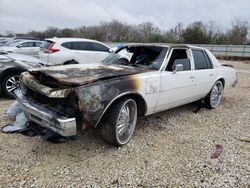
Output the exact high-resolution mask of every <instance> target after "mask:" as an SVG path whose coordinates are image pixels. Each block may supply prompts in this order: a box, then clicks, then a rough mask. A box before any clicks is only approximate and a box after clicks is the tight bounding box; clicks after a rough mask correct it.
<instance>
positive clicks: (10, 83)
mask: <svg viewBox="0 0 250 188" xmlns="http://www.w3.org/2000/svg"><path fill="white" fill-rule="evenodd" d="M19 86H20V81H19V76H18V75H15V76H12V77H10V78H8V79H7V80H6V84H5V87H6V90H7V92H9V93H13V91H14V90H15V89H17V88H19Z"/></svg>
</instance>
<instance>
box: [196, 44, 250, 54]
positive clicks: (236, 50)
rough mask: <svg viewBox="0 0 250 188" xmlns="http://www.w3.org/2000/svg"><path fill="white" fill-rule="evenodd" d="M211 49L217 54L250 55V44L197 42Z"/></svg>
mask: <svg viewBox="0 0 250 188" xmlns="http://www.w3.org/2000/svg"><path fill="white" fill-rule="evenodd" d="M195 46H200V47H203V48H207V49H209V50H210V51H211V52H212V53H213V54H214V55H215V56H230V57H231V56H233V57H250V45H212V44H197V45H195Z"/></svg>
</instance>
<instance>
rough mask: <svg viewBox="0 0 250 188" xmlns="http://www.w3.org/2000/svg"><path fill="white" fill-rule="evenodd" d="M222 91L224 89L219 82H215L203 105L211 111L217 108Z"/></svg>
mask: <svg viewBox="0 0 250 188" xmlns="http://www.w3.org/2000/svg"><path fill="white" fill-rule="evenodd" d="M223 89H224V87H223V84H222V82H221V81H220V80H218V81H217V82H215V84H214V86H213V87H212V89H211V91H210V92H209V94H208V95H207V96H206V98H205V103H206V105H207V107H208V108H210V109H213V108H217V107H218V106H219V104H220V101H221V98H222V93H223Z"/></svg>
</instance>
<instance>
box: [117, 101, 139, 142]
mask: <svg viewBox="0 0 250 188" xmlns="http://www.w3.org/2000/svg"><path fill="white" fill-rule="evenodd" d="M136 120H137V106H136V103H135V102H134V101H133V100H128V101H126V102H125V103H124V105H123V106H122V108H121V110H120V113H119V116H118V121H117V124H116V134H117V139H118V141H119V142H120V143H121V144H123V143H126V142H127V141H128V140H129V139H130V138H131V136H132V134H133V131H134V128H135V125H136Z"/></svg>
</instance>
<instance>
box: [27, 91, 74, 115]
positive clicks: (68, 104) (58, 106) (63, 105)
mask: <svg viewBox="0 0 250 188" xmlns="http://www.w3.org/2000/svg"><path fill="white" fill-rule="evenodd" d="M26 97H28V98H29V100H33V101H35V102H38V103H40V104H41V105H43V106H44V107H47V108H49V109H52V110H53V111H55V112H56V113H59V114H61V115H64V116H66V117H69V118H71V117H74V116H75V107H74V104H75V97H74V95H70V96H69V97H67V98H50V97H47V96H45V95H43V94H40V93H38V92H36V91H34V90H32V89H30V88H28V87H26Z"/></svg>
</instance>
